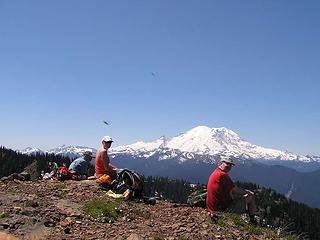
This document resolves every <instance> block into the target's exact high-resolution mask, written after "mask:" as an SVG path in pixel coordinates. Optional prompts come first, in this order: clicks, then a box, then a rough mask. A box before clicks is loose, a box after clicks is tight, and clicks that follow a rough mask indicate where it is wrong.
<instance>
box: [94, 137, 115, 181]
mask: <svg viewBox="0 0 320 240" xmlns="http://www.w3.org/2000/svg"><path fill="white" fill-rule="evenodd" d="M112 143H113V140H112V138H111V137H109V136H104V137H103V138H102V147H101V148H100V149H99V150H98V151H97V155H96V164H95V177H96V178H99V177H101V176H102V175H109V176H110V177H111V178H112V179H116V178H117V168H116V167H114V166H112V165H111V164H110V159H109V156H108V149H109V148H110V147H111V144H112Z"/></svg>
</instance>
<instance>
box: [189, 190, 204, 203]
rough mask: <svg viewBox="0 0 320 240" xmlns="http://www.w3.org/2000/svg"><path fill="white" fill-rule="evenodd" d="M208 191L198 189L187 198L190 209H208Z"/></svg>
mask: <svg viewBox="0 0 320 240" xmlns="http://www.w3.org/2000/svg"><path fill="white" fill-rule="evenodd" d="M206 198H207V189H198V190H196V191H194V192H193V193H191V194H190V195H189V196H188V198H187V204H188V205H189V206H190V207H203V208H205V207H206Z"/></svg>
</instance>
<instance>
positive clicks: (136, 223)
mask: <svg viewBox="0 0 320 240" xmlns="http://www.w3.org/2000/svg"><path fill="white" fill-rule="evenodd" d="M106 198H107V197H106V192H105V191H103V190H101V189H99V187H98V185H97V184H96V183H95V182H94V181H89V180H86V181H66V182H57V181H51V180H50V181H37V182H31V181H20V180H16V179H15V180H6V181H0V239H51V240H53V239H59V240H60V239H88V240H89V239H95V240H96V239H103V240H106V239H131V240H138V239H158V240H161V239H168V240H169V239H171V240H174V239H179V240H182V239H239V240H240V239H280V238H276V237H274V234H272V233H270V232H269V231H261V230H257V229H256V228H251V227H250V226H246V225H244V224H242V223H237V222H234V221H232V220H230V219H227V218H223V219H222V221H219V223H212V222H210V221H209V219H208V217H207V212H206V210H205V209H201V208H189V207H173V205H172V204H170V203H168V202H166V201H157V203H156V204H155V205H147V204H145V203H143V202H132V201H130V202H128V201H119V200H118V201H116V205H117V211H118V213H119V217H118V218H117V220H115V221H114V222H111V223H108V222H105V223H103V222H97V221H96V220H95V219H93V218H90V217H88V216H87V215H86V214H85V212H84V205H85V204H86V203H88V202H90V201H92V200H94V199H101V200H103V201H104V200H106ZM106 201H108V200H106Z"/></svg>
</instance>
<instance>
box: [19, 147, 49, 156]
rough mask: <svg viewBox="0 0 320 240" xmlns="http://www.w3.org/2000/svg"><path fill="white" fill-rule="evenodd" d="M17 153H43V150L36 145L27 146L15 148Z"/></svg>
mask: <svg viewBox="0 0 320 240" xmlns="http://www.w3.org/2000/svg"><path fill="white" fill-rule="evenodd" d="M17 152H18V153H22V154H27V155H36V154H44V153H45V152H44V151H42V150H40V149H39V148H36V147H27V148H25V149H22V150H17Z"/></svg>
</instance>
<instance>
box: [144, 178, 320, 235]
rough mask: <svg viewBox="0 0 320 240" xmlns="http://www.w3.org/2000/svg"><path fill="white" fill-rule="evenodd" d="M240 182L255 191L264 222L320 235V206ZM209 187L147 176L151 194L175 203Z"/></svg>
mask: <svg viewBox="0 0 320 240" xmlns="http://www.w3.org/2000/svg"><path fill="white" fill-rule="evenodd" d="M236 184H237V185H238V186H240V187H242V188H246V189H249V190H252V191H254V192H255V196H256V203H257V206H258V208H259V217H260V220H261V221H262V223H261V225H263V226H266V227H270V228H277V229H280V230H281V231H284V232H286V233H289V232H292V233H295V234H298V235H299V234H300V235H301V236H308V239H309V238H310V239H319V238H320V209H315V208H311V207H309V206H307V205H306V204H302V203H298V202H295V201H293V200H290V199H287V198H286V197H285V196H284V195H282V194H279V193H277V192H275V191H274V190H272V189H270V188H264V187H260V186H258V185H256V184H253V183H244V182H236ZM205 187H206V186H205V185H199V184H190V183H188V182H186V181H184V180H177V179H175V180H173V179H169V178H164V177H151V176H149V177H147V178H145V183H144V193H145V194H147V195H149V196H150V195H151V196H154V195H155V194H158V195H160V196H161V197H162V198H164V199H167V200H169V201H171V202H175V203H187V198H188V196H189V195H190V194H191V193H192V192H194V191H195V189H201V188H205Z"/></svg>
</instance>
